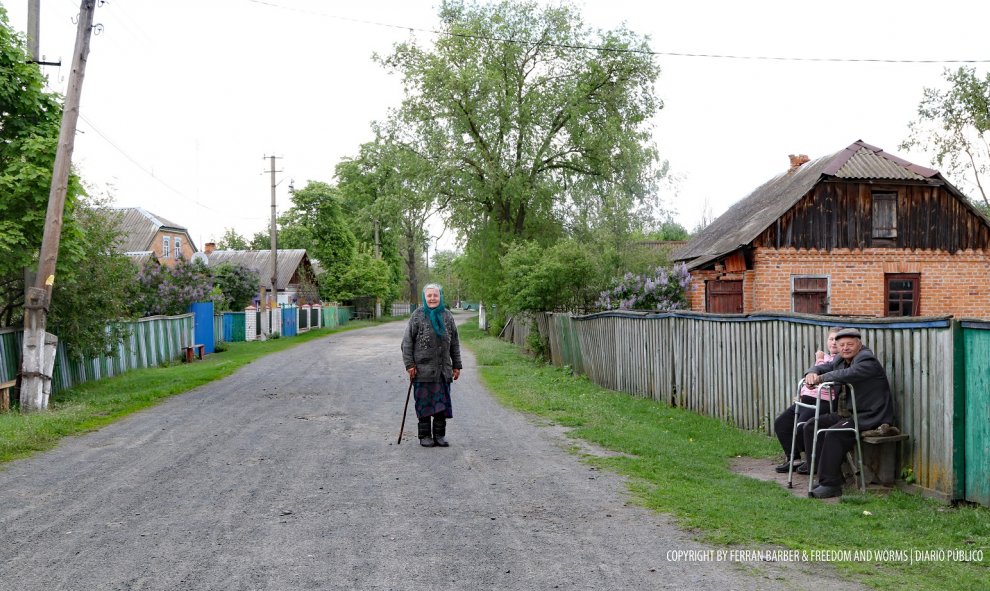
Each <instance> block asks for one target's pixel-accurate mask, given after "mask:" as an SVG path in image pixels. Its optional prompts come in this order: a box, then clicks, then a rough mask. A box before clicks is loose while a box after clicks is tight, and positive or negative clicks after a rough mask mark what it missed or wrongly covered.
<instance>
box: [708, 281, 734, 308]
mask: <svg viewBox="0 0 990 591" xmlns="http://www.w3.org/2000/svg"><path fill="white" fill-rule="evenodd" d="M705 311H706V312H714V313H716V314H742V313H743V282H742V280H733V281H722V280H710V281H706V282H705Z"/></svg>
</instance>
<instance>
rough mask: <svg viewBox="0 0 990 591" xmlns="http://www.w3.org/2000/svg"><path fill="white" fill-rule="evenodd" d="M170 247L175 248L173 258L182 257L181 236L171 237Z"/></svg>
mask: <svg viewBox="0 0 990 591" xmlns="http://www.w3.org/2000/svg"><path fill="white" fill-rule="evenodd" d="M172 248H173V249H175V260H179V259H180V258H181V257H182V237H181V236H176V237H174V238H173V239H172Z"/></svg>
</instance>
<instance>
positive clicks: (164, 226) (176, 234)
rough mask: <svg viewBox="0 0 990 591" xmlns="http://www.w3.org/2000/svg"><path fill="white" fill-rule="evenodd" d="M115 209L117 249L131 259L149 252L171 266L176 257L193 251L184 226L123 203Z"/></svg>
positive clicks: (187, 257)
mask: <svg viewBox="0 0 990 591" xmlns="http://www.w3.org/2000/svg"><path fill="white" fill-rule="evenodd" d="M117 212H119V215H120V221H119V222H118V226H117V228H118V230H119V231H120V238H119V243H118V245H119V249H120V251H121V252H123V253H125V254H126V255H128V256H129V257H131V258H132V259H134V260H135V261H137V262H140V261H141V260H147V259H149V258H151V257H152V256H153V257H154V258H155V259H157V260H158V262H159V263H160V264H162V265H165V266H168V267H174V266H175V263H176V261H178V260H179V258H180V257H181V258H182V259H183V260H186V261H188V260H190V259H192V255H193V254H194V253H195V252H196V245H195V244H194V243H193V241H192V238H191V237H190V236H189V231H188V230H187V229H186V228H185V227H183V226H180V225H179V224H176V223H175V222H170V221H169V220H166V219H165V218H163V217H161V216H159V215H155V214H153V213H151V212H149V211H147V210H145V209H142V208H140V207H123V208H119V209H118V210H117Z"/></svg>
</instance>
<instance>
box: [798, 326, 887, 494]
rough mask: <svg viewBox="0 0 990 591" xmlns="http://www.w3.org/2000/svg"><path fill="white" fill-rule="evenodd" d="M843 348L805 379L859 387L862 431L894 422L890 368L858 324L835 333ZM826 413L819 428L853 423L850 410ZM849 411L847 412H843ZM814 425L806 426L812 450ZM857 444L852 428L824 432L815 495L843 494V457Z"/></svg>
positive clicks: (808, 446) (818, 449)
mask: <svg viewBox="0 0 990 591" xmlns="http://www.w3.org/2000/svg"><path fill="white" fill-rule="evenodd" d="M835 341H836V343H837V344H838V345H839V352H838V354H837V355H836V356H835V359H834V360H833V361H832V363H831V364H830V365H817V366H814V367H811V368H809V369H808V371H807V372H805V373H806V374H807V375H805V376H804V383H805V384H807V385H809V386H815V385H817V384H820V383H822V382H841V383H845V384H850V385H852V387H853V388H854V389H855V394H856V411H857V414H858V417H859V429H860V432H862V431H866V430H869V429H875V428H876V427H879V426H880V425H882V424H884V423H887V424H888V425H893V424H894V403H893V399H892V398H891V394H890V383H889V382H888V381H887V372H886V371H885V370H884V368H883V365H881V364H880V361H878V360H877V358H876V356H875V355H874V354H873V351H870V350H869V349H868V348H866V347H864V346H863V341H862V336H861V335H860V333H859V331H858V330H856V329H855V328H845V329H843V330H840V331H839V332H838V333H836V335H835ZM843 410H844V409H843V408H841V405H840V408H839V411H838V412H834V413H830V414H827V415H822V416H820V417H819V419H818V428H819V429H825V428H828V427H852V426H853V419H852V415H851V413H849V412H843ZM843 415H845V416H843ZM813 431H814V430H813V429H810V428H808V429H805V430H804V444H805V447H804V448H805V449H806V450H809V451H810V450H811V444H812V438H813V437H814V435H813ZM854 445H856V439H855V435H854V434H853V433H852V431H838V432H831V433H830V432H825V433H821V434H820V435H819V437H818V446H817V447H816V452H815V456H816V459H815V462H816V464H817V465H818V486H817V487H815V489H814V490H812V491H811V496H813V497H815V498H819V499H827V498H829V497H838V496H841V495H842V480H843V478H842V459H843V458H844V457H846V453H848V452H849V450H851V449H852V448H853V446H854ZM812 473H814V466H812Z"/></svg>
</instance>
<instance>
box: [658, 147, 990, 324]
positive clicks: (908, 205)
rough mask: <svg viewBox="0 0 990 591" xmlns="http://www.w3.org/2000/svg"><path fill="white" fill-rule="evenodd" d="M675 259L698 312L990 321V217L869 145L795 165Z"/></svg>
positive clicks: (926, 172)
mask: <svg viewBox="0 0 990 591" xmlns="http://www.w3.org/2000/svg"><path fill="white" fill-rule="evenodd" d="M672 260H674V261H681V262H684V263H685V264H687V266H688V269H689V270H690V272H691V283H692V291H691V294H690V305H691V309H692V310H695V311H708V312H721V313H750V312H757V311H780V312H799V313H808V314H837V315H863V316H876V317H879V316H922V315H923V316H936V315H943V314H951V315H953V316H958V317H990V280H988V277H990V220H988V219H987V217H985V216H984V215H983V214H982V213H981V212H980V211H979V210H977V209H976V208H974V207H973V206H972V204H970V202H969V201H968V200H967V199H966V197H965V196H964V195H963V194H962V193H960V192H959V190H958V189H956V188H955V187H953V186H952V185H951V184H950V183H949V182H948V181H946V180H945V179H944V178H942V175H940V174H939V173H938V172H937V171H935V170H932V169H929V168H925V167H922V166H918V165H916V164H912V163H910V162H907V161H906V160H903V159H901V158H898V157H896V156H893V155H891V154H888V153H886V152H884V151H883V150H881V149H880V148H877V147H874V146H870V145H868V144H866V143H864V142H862V141H857V142H854V143H853V144H852V145H850V146H849V147H847V148H844V149H843V150H840V151H839V152H837V153H835V154H832V155H829V156H825V157H822V158H819V159H817V160H815V161H809V160H808V157H807V156H803V155H802V156H791V168H790V169H789V170H788V171H787V172H785V173H783V174H781V175H779V176H777V177H775V178H773V179H771V180H770V181H768V182H767V183H765V184H764V185H762V186H761V187H759V188H757V189H756V190H755V191H753V192H752V193H751V194H750V195H749V196H748V197H746V198H744V199H742V200H741V201H739V202H737V203H736V204H735V205H733V206H732V207H731V208H729V210H728V211H727V212H725V214H723V215H722V216H720V217H719V218H718V219H716V220H715V221H714V222H712V223H711V224H710V225H709V226H708V227H706V228H705V229H704V230H702V231H701V232H699V233H698V235H697V236H695V237H694V238H693V239H692V240H691V241H690V242H689V243H688V244H687V245H685V246H684V247H683V248H681V249H680V250H678V251H677V252H675V253H674V255H673V257H672Z"/></svg>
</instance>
